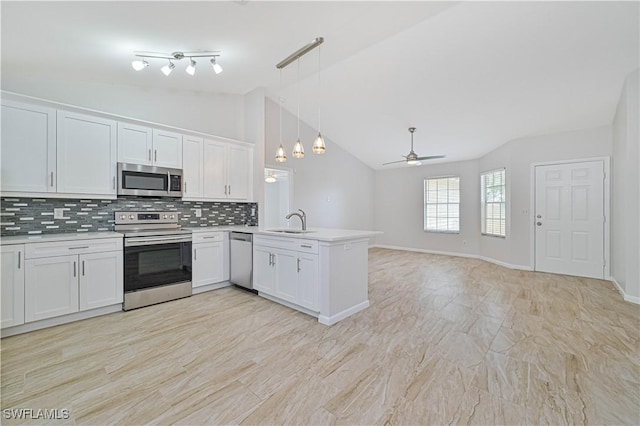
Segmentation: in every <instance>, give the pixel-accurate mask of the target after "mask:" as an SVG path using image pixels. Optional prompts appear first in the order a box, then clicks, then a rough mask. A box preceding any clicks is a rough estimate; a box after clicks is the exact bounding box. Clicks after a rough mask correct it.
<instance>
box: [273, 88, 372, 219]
mask: <svg viewBox="0 0 640 426" xmlns="http://www.w3.org/2000/svg"><path fill="white" fill-rule="evenodd" d="M282 115H283V119H282V128H283V131H282V135H283V136H282V139H283V141H284V146H285V149H286V151H287V162H286V163H280V165H282V166H284V167H290V168H293V170H294V178H293V183H294V195H293V199H294V204H293V205H292V206H291V209H292V210H297V209H302V210H305V211H306V212H307V225H308V226H316V227H327V228H348V229H373V227H374V203H373V195H374V181H375V173H374V171H373V170H372V169H371V168H369V167H368V166H366V165H365V164H364V163H362V162H361V161H360V160H358V159H357V158H356V157H354V156H352V155H351V154H349V153H348V152H346V151H345V150H343V149H342V148H340V147H339V146H338V145H336V144H334V143H333V142H332V141H331V139H329V138H326V137H325V143H326V145H327V152H326V153H325V154H324V155H317V154H314V153H313V152H312V150H311V146H312V144H313V140H314V139H315V137H316V135H317V133H318V131H317V130H315V129H313V128H312V127H310V126H309V125H307V124H306V123H304V122H301V123H300V139H301V140H302V142H303V145H304V148H305V157H304V158H303V159H295V158H293V156H292V155H291V150H292V149H293V144H294V143H295V141H296V139H297V119H296V117H295V116H294V115H292V114H290V113H288V112H287V111H286V110H284V109H283V111H282ZM279 122H280V121H279V107H278V104H277V103H276V102H274V101H272V100H271V99H267V104H266V145H265V146H266V152H265V162H266V163H267V165H273V166H276V167H277V165H278V163H276V162H275V153H276V149H277V148H278V145H279V144H280V142H279V139H280V126H279ZM292 220H294V221H296V220H298V219H297V218H292ZM294 226H297V225H296V224H295V223H294Z"/></svg>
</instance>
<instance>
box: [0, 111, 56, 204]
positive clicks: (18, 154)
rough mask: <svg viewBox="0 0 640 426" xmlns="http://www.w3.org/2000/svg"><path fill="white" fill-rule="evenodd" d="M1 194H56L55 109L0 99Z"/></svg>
mask: <svg viewBox="0 0 640 426" xmlns="http://www.w3.org/2000/svg"><path fill="white" fill-rule="evenodd" d="M1 141H2V170H1V182H2V183H1V185H2V186H1V189H2V191H24V192H55V191H56V110H55V109H53V108H46V107H41V106H37V105H29V104H22V103H19V102H13V101H8V100H4V99H3V100H2V139H1Z"/></svg>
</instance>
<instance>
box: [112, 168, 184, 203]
mask: <svg viewBox="0 0 640 426" xmlns="http://www.w3.org/2000/svg"><path fill="white" fill-rule="evenodd" d="M118 195H138V196H146V197H182V170H180V169H169V168H166V167H154V166H143V165H141V164H128V163H118Z"/></svg>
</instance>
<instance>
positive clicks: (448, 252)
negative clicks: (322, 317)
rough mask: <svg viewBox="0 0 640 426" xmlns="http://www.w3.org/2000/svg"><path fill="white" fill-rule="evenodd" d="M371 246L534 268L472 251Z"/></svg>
mask: <svg viewBox="0 0 640 426" xmlns="http://www.w3.org/2000/svg"><path fill="white" fill-rule="evenodd" d="M370 248H383V249H389V250H403V251H412V252H416V253H427V254H438V255H441V256H454V257H465V258H468V259H478V260H483V261H485V262H489V263H493V264H494V265H498V266H502V267H505V268H509V269H518V270H521V271H533V268H532V267H531V266H528V265H514V264H511V263H506V262H503V261H501V260H497V259H493V258H491V257H486V256H480V255H477V254H471V253H457V252H450V251H440V250H427V249H419V248H413V247H402V246H390V245H385V244H375V245H373V246H370Z"/></svg>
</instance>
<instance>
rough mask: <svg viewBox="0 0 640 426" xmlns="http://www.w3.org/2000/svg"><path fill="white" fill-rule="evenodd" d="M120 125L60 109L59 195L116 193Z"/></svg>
mask: <svg viewBox="0 0 640 426" xmlns="http://www.w3.org/2000/svg"><path fill="white" fill-rule="evenodd" d="M116 127H117V126H116V122H115V121H113V120H107V119H104V118H99V117H94V116H90V115H85V114H78V113H74V112H68V111H61V110H58V126H57V136H58V137H57V140H58V148H57V161H58V185H57V190H58V192H65V193H75V194H105V195H115V194H116V166H117V161H116V160H117V157H116V152H117V146H116V141H117V139H116Z"/></svg>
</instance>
